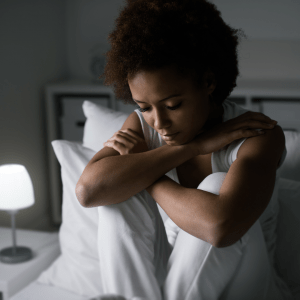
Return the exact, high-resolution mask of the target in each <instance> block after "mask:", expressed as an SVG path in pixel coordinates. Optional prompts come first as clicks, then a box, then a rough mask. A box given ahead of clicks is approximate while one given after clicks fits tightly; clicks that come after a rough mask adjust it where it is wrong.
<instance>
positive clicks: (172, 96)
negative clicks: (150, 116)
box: [132, 94, 181, 103]
mask: <svg viewBox="0 0 300 300" xmlns="http://www.w3.org/2000/svg"><path fill="white" fill-rule="evenodd" d="M178 96H181V94H176V95H171V96H169V97H167V98H165V99H162V100H159V101H158V102H162V101H165V100H168V99H170V98H174V97H178ZM132 100H133V101H135V102H138V103H146V102H143V101H140V100H135V99H133V98H132Z"/></svg>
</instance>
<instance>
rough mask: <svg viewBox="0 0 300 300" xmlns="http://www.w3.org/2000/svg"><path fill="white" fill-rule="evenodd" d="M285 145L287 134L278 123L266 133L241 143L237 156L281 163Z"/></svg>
mask: <svg viewBox="0 0 300 300" xmlns="http://www.w3.org/2000/svg"><path fill="white" fill-rule="evenodd" d="M284 147H285V136H284V133H283V130H282V128H281V127H280V126H279V125H276V126H275V127H274V128H273V129H269V130H265V133H264V134H262V135H259V136H254V137H251V138H248V139H246V141H245V142H244V143H243V144H242V145H241V147H240V149H239V151H238V153H237V158H253V159H255V160H263V161H264V162H269V163H271V164H272V163H276V164H278V163H279V160H280V158H281V156H282V154H283V151H284Z"/></svg>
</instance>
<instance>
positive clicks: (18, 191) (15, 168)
mask: <svg viewBox="0 0 300 300" xmlns="http://www.w3.org/2000/svg"><path fill="white" fill-rule="evenodd" d="M33 204H34V191H33V185H32V181H31V178H30V176H29V174H28V172H27V170H26V168H25V167H24V166H22V165H19V164H6V165H1V166H0V210H19V209H23V208H26V207H29V206H31V205H33Z"/></svg>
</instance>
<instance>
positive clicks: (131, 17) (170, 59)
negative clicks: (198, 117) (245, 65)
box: [99, 0, 246, 105]
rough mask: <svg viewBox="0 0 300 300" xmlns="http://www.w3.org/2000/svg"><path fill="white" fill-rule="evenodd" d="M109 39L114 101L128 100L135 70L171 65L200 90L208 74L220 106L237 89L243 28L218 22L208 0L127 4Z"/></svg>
mask: <svg viewBox="0 0 300 300" xmlns="http://www.w3.org/2000/svg"><path fill="white" fill-rule="evenodd" d="M126 2H127V5H126V6H125V7H124V8H123V9H122V10H121V12H120V14H119V16H118V18H117V19H116V20H115V25H116V26H115V29H114V30H113V31H112V32H111V33H110V34H109V36H108V40H109V42H110V44H111V48H110V50H109V51H107V52H106V53H105V56H106V65H105V69H104V73H103V74H102V75H101V76H100V77H99V79H101V78H103V77H105V80H104V85H109V86H113V89H114V93H115V95H116V98H118V99H121V100H122V101H123V102H124V103H125V104H127V103H130V104H135V102H134V101H133V100H132V95H131V91H130V88H129V85H128V78H129V77H130V76H134V75H135V74H137V73H138V72H139V71H145V70H156V69H160V68H163V67H167V66H171V65H174V66H175V67H176V68H177V70H178V72H179V74H181V75H182V76H191V79H192V80H193V82H194V83H195V84H196V85H197V86H202V85H203V83H204V80H205V78H206V80H207V77H205V76H207V75H208V74H210V75H211V76H212V77H208V79H209V80H214V81H215V82H216V88H215V90H214V92H213V93H212V96H213V100H214V102H215V104H216V105H220V104H221V103H222V102H223V101H224V100H225V99H226V98H227V97H228V96H229V95H230V93H231V92H232V90H233V89H234V87H235V86H236V78H237V76H238V75H239V70H238V58H237V46H238V44H239V40H240V37H241V36H243V37H246V36H245V34H244V32H243V31H242V30H241V29H233V28H231V27H230V26H229V25H228V24H226V23H225V22H224V21H223V19H222V18H221V13H220V11H218V9H217V8H216V6H215V5H214V4H212V3H210V2H208V1H206V0H127V1H126Z"/></svg>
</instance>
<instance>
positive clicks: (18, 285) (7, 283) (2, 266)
mask: <svg viewBox="0 0 300 300" xmlns="http://www.w3.org/2000/svg"><path fill="white" fill-rule="evenodd" d="M16 244H17V246H25V247H29V248H31V250H32V252H33V258H32V259H31V260H28V261H25V262H22V263H16V264H6V263H2V262H0V300H8V299H9V297H11V296H12V295H14V294H15V293H17V292H18V291H20V290H22V289H23V288H24V287H26V286H27V285H28V284H29V283H31V282H32V281H34V280H35V279H37V277H38V276H39V275H40V273H41V272H42V271H44V270H45V269H47V268H48V267H49V266H50V265H51V264H52V262H53V261H54V260H55V259H56V258H57V257H58V256H59V255H60V253H61V252H60V247H59V239H58V232H43V231H34V230H24V229H17V230H16ZM11 246H12V229H11V228H4V227H0V249H3V248H6V247H11Z"/></svg>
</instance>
